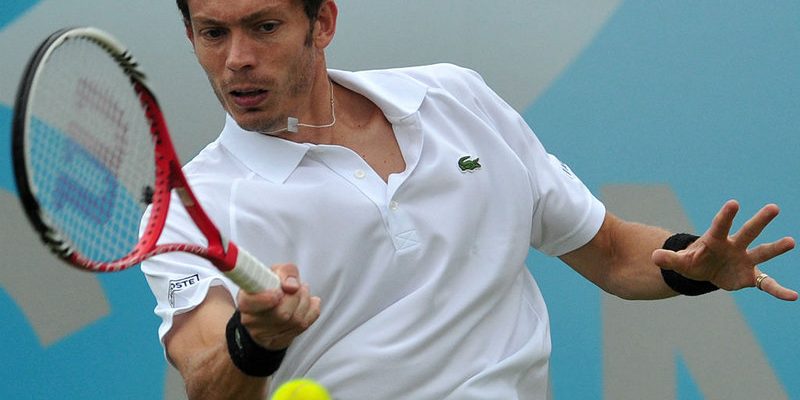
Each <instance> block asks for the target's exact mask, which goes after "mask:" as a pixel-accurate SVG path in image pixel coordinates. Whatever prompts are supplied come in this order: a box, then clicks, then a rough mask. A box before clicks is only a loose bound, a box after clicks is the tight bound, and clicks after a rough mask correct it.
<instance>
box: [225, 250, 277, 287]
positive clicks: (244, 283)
mask: <svg viewBox="0 0 800 400" xmlns="http://www.w3.org/2000/svg"><path fill="white" fill-rule="evenodd" d="M236 249H237V250H238V254H237V257H236V266H235V267H233V269H232V270H230V271H227V272H224V274H225V276H227V277H228V278H230V280H232V281H233V282H234V283H236V284H237V285H239V287H240V288H242V290H244V291H245V292H248V293H258V292H263V291H265V290H268V289H274V288H277V287H280V285H281V281H280V278H278V275H275V273H274V272H272V270H271V269H269V268H267V267H266V266H264V264H262V263H261V262H260V261H258V260H257V259H256V258H255V257H253V256H252V255H251V254H250V253H248V252H247V251H245V249H243V248H241V247H237V248H236Z"/></svg>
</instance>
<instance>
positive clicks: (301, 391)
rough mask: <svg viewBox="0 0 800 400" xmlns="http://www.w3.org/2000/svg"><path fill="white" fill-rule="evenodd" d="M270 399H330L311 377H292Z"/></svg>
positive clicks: (326, 392)
mask: <svg viewBox="0 0 800 400" xmlns="http://www.w3.org/2000/svg"><path fill="white" fill-rule="evenodd" d="M272 400H331V395H330V394H328V391H327V390H325V388H324V387H323V386H322V385H320V384H319V383H317V382H314V381H313V380H311V379H293V380H290V381H287V382H286V383H284V384H283V385H281V386H280V387H279V388H278V390H276V391H275V393H274V394H273V395H272Z"/></svg>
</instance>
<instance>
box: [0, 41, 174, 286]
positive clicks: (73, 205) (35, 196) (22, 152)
mask: <svg viewBox="0 0 800 400" xmlns="http://www.w3.org/2000/svg"><path fill="white" fill-rule="evenodd" d="M144 92H146V93H147V94H148V95H150V96H151V97H152V95H151V94H150V92H149V90H148V89H147V87H146V85H145V83H144V74H143V73H142V72H141V71H140V70H139V68H138V66H137V63H136V62H135V60H134V59H133V57H132V56H131V55H130V53H129V52H128V51H127V49H126V48H125V47H124V46H123V45H121V44H120V42H118V41H117V40H116V39H115V38H113V37H112V36H110V35H109V34H107V33H105V32H103V31H101V30H99V29H96V28H91V27H78V28H66V29H62V30H59V31H57V32H55V33H53V34H52V35H50V36H49V37H48V38H47V39H46V40H44V41H43V42H42V44H41V45H40V46H39V47H38V49H37V50H36V51H35V52H34V54H33V56H32V57H31V59H30V61H29V63H28V66H27V68H26V70H25V73H24V76H23V79H22V80H21V82H20V86H19V89H18V92H17V99H16V103H15V107H14V116H13V125H12V158H13V166H14V175H15V179H16V183H17V189H18V192H19V197H20V201H21V203H22V205H23V208H24V210H25V214H26V215H27V217H28V219H29V220H30V222H31V224H32V226H33V227H34V229H35V230H36V231H37V232H38V234H39V236H40V237H41V239H42V241H43V242H44V243H45V244H46V245H47V246H48V247H49V248H50V249H51V250H52V251H53V252H54V253H55V254H56V255H58V256H59V257H61V258H62V259H64V260H66V261H68V262H69V263H71V264H72V265H75V266H78V267H81V268H84V269H89V270H93V271H100V272H104V271H117V270H122V269H126V268H128V267H131V266H133V265H136V264H138V262H139V261H141V258H142V255H143V254H145V253H147V252H148V251H150V250H151V249H152V248H153V246H155V241H156V240H157V238H158V236H159V234H160V229H161V227H163V221H164V220H165V219H166V208H167V205H166V203H168V202H169V180H168V179H165V178H164V177H165V176H167V175H168V174H169V172H168V171H166V172H165V171H160V172H159V171H157V168H158V167H157V164H158V163H157V162H156V159H157V158H162V159H163V158H164V157H158V156H157V155H156V146H155V141H154V140H153V121H152V120H151V118H150V115H151V114H152V112H150V113H148V109H149V108H152V107H157V103H155V101H154V100H153V102H152V103H151V104H147V105H144V104H143V102H142V101H141V96H142V95H141V94H142V93H144ZM159 115H160V112H159ZM162 164H163V163H162ZM151 202H152V203H153V204H160V205H162V206H163V207H164V212H162V213H160V214H159V213H152V214H151V217H150V219H149V220H148V222H147V224H146V228H145V230H149V231H151V232H150V234H149V235H144V236H142V237H141V239H140V236H139V226H140V222H141V220H142V218H143V216H144V215H145V210H146V209H147V206H148V205H149V204H150V203H151ZM153 230H156V231H157V232H153Z"/></svg>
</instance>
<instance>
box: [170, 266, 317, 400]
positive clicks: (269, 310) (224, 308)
mask: <svg viewBox="0 0 800 400" xmlns="http://www.w3.org/2000/svg"><path fill="white" fill-rule="evenodd" d="M273 270H274V271H275V272H276V273H277V274H278V276H280V278H281V288H280V289H273V290H269V291H266V292H263V293H258V294H248V293H245V292H243V291H242V292H240V293H239V296H238V304H239V311H240V312H241V322H242V325H244V327H245V328H246V329H247V331H248V333H249V335H250V336H251V337H252V339H253V340H254V341H255V342H256V343H257V344H258V345H259V346H261V347H263V348H265V349H267V350H280V349H284V348H286V347H288V346H289V345H290V344H291V342H292V340H293V339H294V338H295V337H296V336H298V335H299V334H301V333H302V332H304V331H305V330H306V329H307V328H308V327H309V326H311V324H313V323H314V321H316V319H317V318H318V317H319V313H320V299H319V298H318V297H312V296H311V295H310V292H309V288H308V287H307V286H305V285H301V284H300V283H299V282H300V281H299V274H298V272H297V268H296V267H295V266H294V265H291V264H283V265H278V266H275V267H273ZM234 310H235V306H234V302H233V299H232V298H231V295H230V294H229V293H228V291H227V290H225V289H224V288H223V287H221V286H215V287H212V288H210V289H209V291H208V294H207V295H206V298H205V300H203V302H202V303H201V304H200V305H199V306H198V307H197V308H195V309H194V310H192V311H190V312H188V313H186V314H182V315H179V316H176V317H175V319H174V321H173V327H172V329H171V330H170V333H169V334H168V336H167V337H166V338H165V346H166V348H167V355H168V356H169V358H170V360H171V361H172V362H173V364H174V365H175V367H176V368H177V369H178V370H179V371H180V373H181V375H182V376H183V379H184V382H185V385H186V393H187V395H188V397H189V399H192V400H195V399H203V400H206V399H263V398H265V396H266V393H267V388H268V386H267V385H268V380H267V378H266V377H252V376H248V375H246V374H244V373H243V372H242V371H241V370H239V369H238V368H237V367H236V365H234V364H233V361H232V360H231V358H230V355H229V352H228V344H227V341H226V337H225V328H226V326H227V324H228V321H229V320H230V319H231V316H232V315H233V313H234Z"/></svg>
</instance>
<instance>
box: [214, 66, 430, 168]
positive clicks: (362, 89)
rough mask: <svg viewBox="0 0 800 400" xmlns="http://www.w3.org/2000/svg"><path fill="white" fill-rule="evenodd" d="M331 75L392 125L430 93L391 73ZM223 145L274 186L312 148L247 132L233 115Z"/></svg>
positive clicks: (224, 129)
mask: <svg viewBox="0 0 800 400" xmlns="http://www.w3.org/2000/svg"><path fill="white" fill-rule="evenodd" d="M328 73H329V76H330V77H331V79H333V81H334V82H336V83H338V84H340V85H342V86H344V87H346V88H348V89H350V90H352V91H354V92H356V93H360V94H361V95H363V96H364V97H366V98H368V99H369V100H371V101H372V102H373V103H375V104H376V105H377V106H378V107H379V108H380V109H381V111H383V113H384V115H386V118H387V119H388V120H389V122H391V123H393V124H394V123H398V122H400V121H401V120H403V119H404V118H406V117H408V116H410V115H412V114H414V113H416V112H417V111H418V110H419V108H420V107H421V106H422V102H423V100H424V99H425V94H426V93H427V90H428V88H427V87H426V86H424V85H422V84H421V83H419V82H418V81H416V80H413V79H411V78H409V77H407V76H404V75H399V74H397V73H392V72H390V71H364V72H348V71H340V70H329V71H328ZM220 142H221V143H222V145H223V146H224V147H226V148H227V149H228V150H230V151H231V153H232V155H233V156H234V157H236V158H237V159H238V160H239V161H241V162H242V163H243V164H244V165H245V166H247V168H249V169H250V170H252V171H253V172H255V173H256V174H258V175H260V176H261V177H263V178H265V179H267V180H269V181H271V182H275V183H283V182H286V179H288V178H289V175H291V174H292V172H294V170H295V169H296V168H297V166H298V165H300V162H301V161H302V160H303V157H305V155H306V153H307V152H308V150H309V149H310V148H311V147H312V146H313V144H309V143H295V142H292V141H289V140H284V139H280V138H276V137H272V136H269V135H264V134H261V133H258V132H251V131H246V130H244V129H242V128H241V127H239V125H238V124H237V123H236V121H235V120H234V119H233V118H232V117H231V116H230V115H226V117H225V127H224V128H223V130H222V133H221V135H220Z"/></svg>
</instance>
